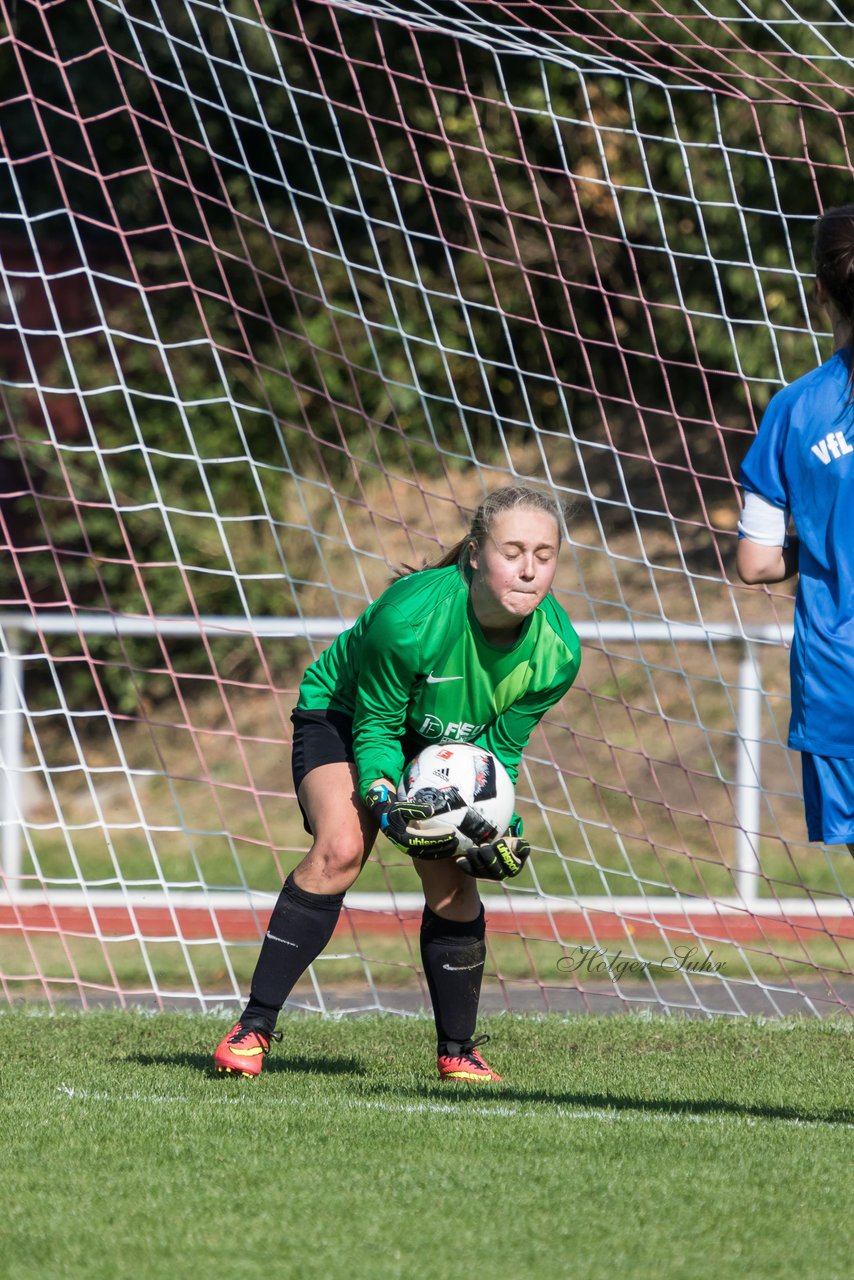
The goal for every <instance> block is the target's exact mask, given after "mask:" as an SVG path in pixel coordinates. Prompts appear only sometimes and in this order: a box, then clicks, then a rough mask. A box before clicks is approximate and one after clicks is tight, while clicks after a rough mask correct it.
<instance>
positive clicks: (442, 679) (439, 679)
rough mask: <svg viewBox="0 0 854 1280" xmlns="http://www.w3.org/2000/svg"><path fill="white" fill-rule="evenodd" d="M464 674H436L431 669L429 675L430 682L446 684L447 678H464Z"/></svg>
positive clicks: (428, 681) (428, 680)
mask: <svg viewBox="0 0 854 1280" xmlns="http://www.w3.org/2000/svg"><path fill="white" fill-rule="evenodd" d="M462 679H463V677H462V676H434V675H433V672H432V671H431V672H430V674H429V676H428V677H427V683H428V684H444V683H445V681H446V680H462Z"/></svg>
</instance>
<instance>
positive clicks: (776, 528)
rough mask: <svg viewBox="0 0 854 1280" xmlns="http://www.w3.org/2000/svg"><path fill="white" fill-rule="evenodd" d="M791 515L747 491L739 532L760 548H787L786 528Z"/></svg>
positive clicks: (765, 499)
mask: <svg viewBox="0 0 854 1280" xmlns="http://www.w3.org/2000/svg"><path fill="white" fill-rule="evenodd" d="M788 523H789V513H788V511H787V510H786V509H785V508H784V507H775V506H774V503H773V502H769V501H768V500H767V498H761V497H760V496H759V494H758V493H751V492H750V490H745V494H744V508H743V510H742V513H741V519H740V520H739V522H738V532H739V533H741V534H744V536H745V538H749V539H750V541H751V542H756V543H758V544H759V546H760V547H785V545H786V526H787V525H788Z"/></svg>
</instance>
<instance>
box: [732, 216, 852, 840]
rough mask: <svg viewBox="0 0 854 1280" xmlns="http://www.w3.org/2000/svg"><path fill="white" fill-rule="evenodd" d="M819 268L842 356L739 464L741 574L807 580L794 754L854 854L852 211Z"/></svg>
mask: <svg viewBox="0 0 854 1280" xmlns="http://www.w3.org/2000/svg"><path fill="white" fill-rule="evenodd" d="M814 261H815V271H816V297H817V299H818V301H819V302H821V303H822V304H823V306H824V307H825V308H826V309H827V312H828V315H829V317H830V321H831V324H832V326H833V339H834V347H835V351H834V354H833V355H832V356H831V358H830V359H829V360H827V361H826V362H825V363H824V364H822V365H820V366H819V368H817V369H814V370H813V371H812V372H811V373H808V374H806V375H805V376H804V377H802V378H798V379H797V380H796V381H795V382H793V383H791V384H790V385H789V386H787V387H784V388H783V390H782V391H778V392H777V394H776V395H775V396H774V397H773V399H772V400H771V402H770V404H769V405H768V408H767V410H766V411H765V415H764V417H763V419H762V422H761V424H760V427H759V431H758V433H757V436H756V439H755V441H754V442H753V444H752V446H751V448H750V450H749V452H748V454H747V457H746V458H745V460H744V462H743V464H742V467H741V481H742V484H743V485H744V490H745V495H744V509H743V512H742V518H741V521H740V523H739V544H738V554H737V560H736V566H737V569H738V573H739V576H740V577H741V578H742V580H743V581H744V582H747V583H751V584H752V583H763V582H767V583H773V582H783V581H784V580H785V579H787V578H790V577H792V576H793V575H794V574H796V573H797V574H799V578H798V588H797V595H796V599H795V632H794V640H793V643H792V654H791V690H792V715H791V721H790V724H789V746H790V747H794V748H796V749H797V750H798V751H800V752H801V761H802V769H803V787H804V808H805V811H806V823H807V832H808V835H809V838H810V840H822V841H824V842H825V843H826V844H846V845H848V848H849V850H851V852H852V853H854V509H852V507H851V506H849V505H848V504H849V503H851V502H852V500H854V374H853V373H852V362H851V340H852V330H854V204H852V205H845V206H843V207H841V208H838V209H829V210H828V211H827V212H826V213H825V214H823V215H822V217H820V218H819V220H818V223H817V224H816V232H815V245H814ZM790 516H791V518H792V520H793V521H794V524H795V528H796V529H797V536H796V537H794V536H793V537H787V527H788V523H789V517H790Z"/></svg>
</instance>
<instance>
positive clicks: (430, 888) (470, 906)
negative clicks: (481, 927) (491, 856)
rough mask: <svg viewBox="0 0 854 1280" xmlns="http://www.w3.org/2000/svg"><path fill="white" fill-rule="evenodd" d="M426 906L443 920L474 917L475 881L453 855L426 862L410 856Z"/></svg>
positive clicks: (476, 903)
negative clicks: (461, 869)
mask: <svg viewBox="0 0 854 1280" xmlns="http://www.w3.org/2000/svg"><path fill="white" fill-rule="evenodd" d="M412 861H413V862H414V864H415V870H416V871H417V872H418V875H419V876H420V878H421V885H422V887H423V889H424V897H425V899H426V901H427V906H428V907H429V908H430V910H431V911H433V912H435V914H436V915H437V916H441V917H442V918H443V919H444V920H474V918H475V917H476V916H477V915H478V913H479V912H480V894H479V893H478V889H477V881H476V880H474V879H473V878H472V877H471V876H467V875H466V873H465V872H464V871H460V869H459V867H458V866H457V864H456V863H455V862H454V860H453V858H442V859H441V860H440V861H437V862H428V861H427V860H426V859H424V858H413V860H412Z"/></svg>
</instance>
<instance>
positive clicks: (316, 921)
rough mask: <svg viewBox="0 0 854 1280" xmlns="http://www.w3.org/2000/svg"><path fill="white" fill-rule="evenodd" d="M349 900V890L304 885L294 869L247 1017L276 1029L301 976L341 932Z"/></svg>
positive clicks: (280, 901) (270, 932) (262, 958)
mask: <svg viewBox="0 0 854 1280" xmlns="http://www.w3.org/2000/svg"><path fill="white" fill-rule="evenodd" d="M343 901H344V894H343V893H329V894H326V893H308V892H307V891H306V890H305V889H300V887H299V885H297V884H296V883H295V882H294V876H293V872H291V874H290V875H289V876H288V878H287V880H286V881H285V883H284V885H283V886H282V892H281V893H280V894H279V899H278V902H277V903H276V905H275V907H274V908H273V914H272V915H271V916H270V923H269V925H268V926H267V934H266V937H265V938H264V941H263V943H262V945H261V954H260V955H259V957H258V963H257V964H256V966H255V972H254V973H253V975H252V988H251V992H250V996H249V1003H248V1004H247V1006H246V1008H245V1009H244V1010H243V1014H242V1018H241V1021H247V1020H252V1021H257V1022H263V1023H264V1024H265V1025H266V1026H267V1028H268V1030H270V1031H272V1030H273V1029H274V1027H275V1025H276V1019H277V1018H278V1016H279V1010H280V1009H281V1007H282V1005H283V1004H284V1003H285V1001H286V1000H287V998H288V996H289V995H290V993H291V990H292V988H293V987H294V985H295V984H296V982H297V980H298V979H299V978H301V977H302V975H303V973H305V971H306V969H307V968H308V966H309V965H310V964H311V962H312V961H313V960H316V959H317V957H318V956H319V955H320V953H321V951H322V950H323V948H324V947H325V946H326V944H327V942H328V941H329V939H330V938H331V937H332V934H333V933H334V932H335V925H336V924H337V923H338V916H339V915H340V914H341V904H342V903H343Z"/></svg>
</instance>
